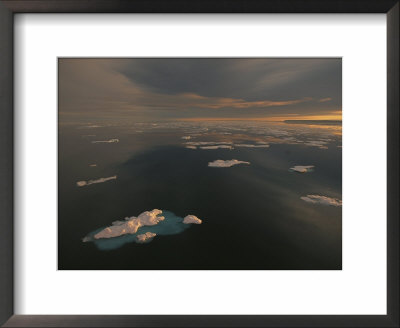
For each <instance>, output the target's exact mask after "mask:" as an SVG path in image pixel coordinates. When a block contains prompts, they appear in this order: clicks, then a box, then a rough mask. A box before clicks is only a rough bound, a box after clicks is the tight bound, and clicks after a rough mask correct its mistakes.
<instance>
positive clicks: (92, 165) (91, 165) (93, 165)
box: [89, 164, 97, 167]
mask: <svg viewBox="0 0 400 328" xmlns="http://www.w3.org/2000/svg"><path fill="white" fill-rule="evenodd" d="M89 166H90V167H96V166H97V164H89Z"/></svg>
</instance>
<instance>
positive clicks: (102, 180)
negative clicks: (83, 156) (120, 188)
mask: <svg viewBox="0 0 400 328" xmlns="http://www.w3.org/2000/svg"><path fill="white" fill-rule="evenodd" d="M116 178H117V176H116V175H114V176H112V177H108V178H100V179H96V180H89V181H78V182H77V183H76V185H77V186H78V187H84V186H89V185H91V184H95V183H103V182H106V181H109V180H115V179H116Z"/></svg>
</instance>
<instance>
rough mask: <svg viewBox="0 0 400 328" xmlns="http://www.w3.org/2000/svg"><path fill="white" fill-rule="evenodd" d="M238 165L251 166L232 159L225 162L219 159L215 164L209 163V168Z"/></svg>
mask: <svg viewBox="0 0 400 328" xmlns="http://www.w3.org/2000/svg"><path fill="white" fill-rule="evenodd" d="M238 164H250V162H244V161H238V160H237V159H231V160H227V161H224V160H222V159H217V160H215V161H213V162H209V163H208V166H210V167H231V166H234V165H238Z"/></svg>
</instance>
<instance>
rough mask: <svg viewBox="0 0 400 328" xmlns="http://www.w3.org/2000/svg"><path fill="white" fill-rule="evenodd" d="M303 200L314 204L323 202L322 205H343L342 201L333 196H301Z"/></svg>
mask: <svg viewBox="0 0 400 328" xmlns="http://www.w3.org/2000/svg"><path fill="white" fill-rule="evenodd" d="M300 198H301V199H302V200H304V201H305V202H308V203H312V204H321V205H331V206H342V201H341V200H340V199H337V198H331V197H327V196H320V195H307V196H303V197H300Z"/></svg>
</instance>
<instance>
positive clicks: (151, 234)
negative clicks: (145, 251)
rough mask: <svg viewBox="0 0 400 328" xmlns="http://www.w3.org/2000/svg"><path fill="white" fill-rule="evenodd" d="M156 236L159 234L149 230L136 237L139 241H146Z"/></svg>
mask: <svg viewBox="0 0 400 328" xmlns="http://www.w3.org/2000/svg"><path fill="white" fill-rule="evenodd" d="M155 236H157V234H156V233H154V232H150V231H148V232H146V233H143V234H141V235H137V236H136V238H137V240H138V243H146V242H149V241H151V240H152V239H153V238H154V237H155Z"/></svg>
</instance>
